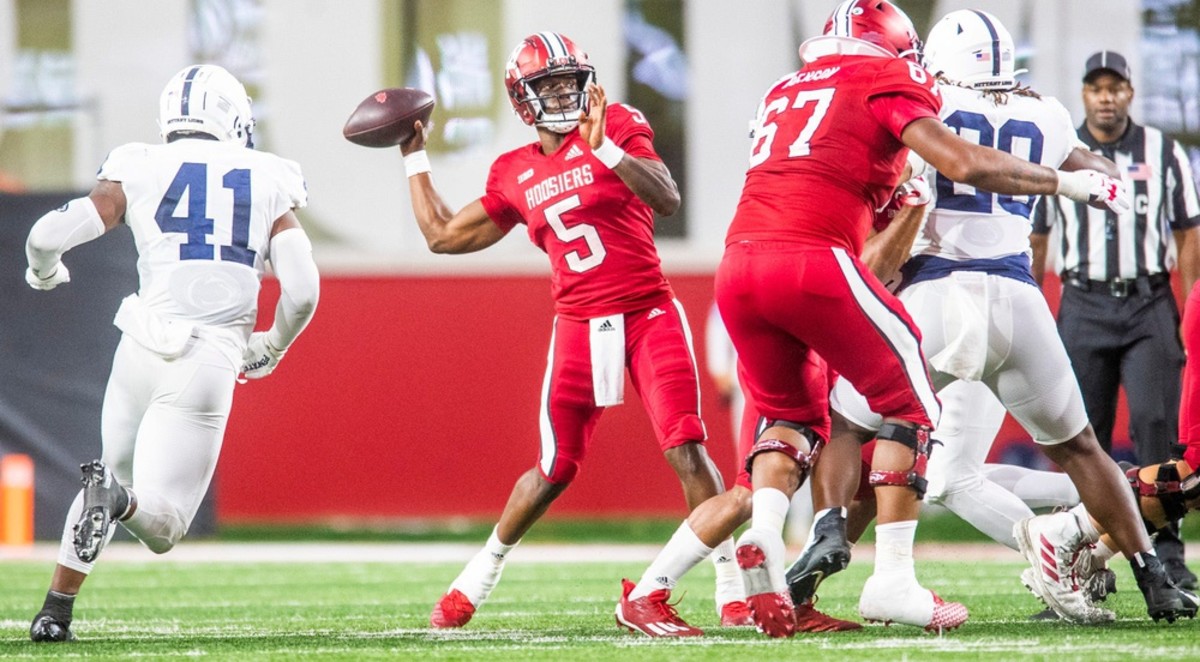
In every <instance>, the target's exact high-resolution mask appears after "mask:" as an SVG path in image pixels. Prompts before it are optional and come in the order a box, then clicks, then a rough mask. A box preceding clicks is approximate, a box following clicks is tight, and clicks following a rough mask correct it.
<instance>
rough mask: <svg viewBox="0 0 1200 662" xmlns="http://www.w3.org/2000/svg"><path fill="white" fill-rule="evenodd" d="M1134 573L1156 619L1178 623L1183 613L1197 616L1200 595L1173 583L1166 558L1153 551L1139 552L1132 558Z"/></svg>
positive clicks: (1147, 608)
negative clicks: (1166, 566) (1154, 553)
mask: <svg viewBox="0 0 1200 662" xmlns="http://www.w3.org/2000/svg"><path fill="white" fill-rule="evenodd" d="M1129 565H1130V566H1132V568H1133V577H1134V579H1136V580H1137V585H1138V588H1139V589H1141V590H1142V596H1143V597H1145V598H1146V612H1147V613H1148V614H1149V615H1150V618H1152V619H1154V620H1155V621H1159V620H1162V619H1166V621H1167V622H1168V623H1174V622H1175V619H1177V618H1180V617H1182V616H1187V617H1188V618H1195V617H1196V609H1197V608H1200V598H1197V597H1196V595H1195V594H1193V593H1191V592H1189V591H1185V590H1183V589H1181V588H1178V587H1177V586H1175V584H1173V583H1171V578H1170V577H1168V576H1167V571H1166V569H1164V568H1163V564H1162V561H1160V560H1159V558H1158V557H1157V556H1154V555H1153V554H1138V555H1137V556H1135V557H1134V558H1133V560H1131V561H1130V562H1129Z"/></svg>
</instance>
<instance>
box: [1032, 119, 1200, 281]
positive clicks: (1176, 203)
mask: <svg viewBox="0 0 1200 662" xmlns="http://www.w3.org/2000/svg"><path fill="white" fill-rule="evenodd" d="M1077 133H1078V135H1079V139H1080V140H1081V141H1082V142H1083V143H1084V144H1085V145H1087V147H1088V148H1089V149H1091V150H1092V151H1093V152H1095V153H1097V154H1100V155H1102V156H1105V157H1107V158H1109V159H1111V160H1112V161H1113V162H1114V163H1116V164H1117V168H1118V169H1120V171H1121V173H1122V175H1123V176H1124V178H1125V181H1126V182H1128V183H1129V184H1130V193H1131V197H1132V199H1133V209H1132V210H1131V211H1129V212H1126V213H1125V214H1122V215H1120V216H1117V214H1115V213H1113V212H1111V211H1108V210H1105V209H1096V208H1094V207H1089V206H1087V205H1085V204H1083V203H1081V202H1071V201H1070V200H1068V199H1066V198H1063V197H1056V196H1044V197H1043V198H1042V199H1041V200H1040V201H1039V202H1038V204H1037V207H1036V208H1035V209H1034V215H1033V232H1034V234H1047V233H1050V232H1051V231H1053V234H1052V235H1051V237H1050V239H1049V245H1050V246H1051V247H1054V246H1057V247H1059V249H1060V250H1058V251H1054V250H1053V248H1051V249H1050V250H1048V251H1047V253H1048V255H1047V258H1048V259H1049V260H1052V262H1051V264H1053V265H1054V268H1055V269H1056V270H1057V271H1058V273H1060V274H1061V273H1064V272H1078V273H1079V274H1080V276H1081V277H1082V278H1085V279H1087V280H1108V281H1111V280H1117V279H1121V280H1130V279H1134V278H1137V277H1139V276H1150V275H1153V274H1157V273H1166V272H1169V271H1170V270H1171V269H1172V268H1173V267H1174V266H1175V250H1176V249H1175V238H1174V235H1173V234H1172V231H1178V230H1186V229H1188V228H1191V227H1195V226H1197V225H1200V199H1198V198H1197V194H1196V184H1195V180H1193V179H1192V168H1191V164H1190V163H1189V162H1188V157H1187V153H1186V152H1185V151H1184V149H1183V147H1182V146H1181V145H1180V144H1179V143H1178V142H1176V141H1175V140H1172V139H1171V138H1169V137H1167V136H1165V135H1163V132H1162V131H1159V130H1158V129H1155V128H1152V127H1148V126H1141V125H1138V124H1134V123H1133V122H1130V123H1129V128H1128V129H1126V131H1125V135H1123V136H1122V137H1121V139H1120V140H1118V141H1117V142H1115V143H1107V144H1101V143H1099V142H1097V141H1096V139H1095V138H1094V137H1092V134H1091V133H1089V132H1088V130H1087V127H1086V125H1081V126H1080V127H1079V129H1078V130H1077Z"/></svg>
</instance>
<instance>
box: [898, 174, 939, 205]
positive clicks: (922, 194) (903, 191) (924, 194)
mask: <svg viewBox="0 0 1200 662" xmlns="http://www.w3.org/2000/svg"><path fill="white" fill-rule="evenodd" d="M896 198H897V199H898V200H899V201H900V204H902V205H907V206H909V207H920V206H922V205H927V204H929V200H930V199H931V198H932V194H931V193H930V192H929V182H926V181H925V178H924V177H913V178H912V179H910V180H908V181H907V182H904V183H903V184H901V185H900V186H899V188H897V189H896Z"/></svg>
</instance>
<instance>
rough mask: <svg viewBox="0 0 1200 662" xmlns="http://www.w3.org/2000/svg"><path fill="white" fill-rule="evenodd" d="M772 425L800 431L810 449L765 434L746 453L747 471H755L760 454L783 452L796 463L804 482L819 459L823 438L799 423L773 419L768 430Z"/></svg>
mask: <svg viewBox="0 0 1200 662" xmlns="http://www.w3.org/2000/svg"><path fill="white" fill-rule="evenodd" d="M772 427H785V428H789V429H792V430H795V431H797V432H799V433H800V434H801V435H802V436H803V437H804V439H805V440H807V441H808V449H807V450H806V449H802V448H799V447H797V446H794V445H792V444H789V443H787V442H786V441H782V440H779V439H772V438H770V437H766V436H764V437H763V438H761V439H759V440H758V441H756V442H754V445H753V446H751V447H750V452H749V453H746V473H748V474H753V473H754V459H755V458H756V457H758V456H759V455H762V454H763V453H781V454H783V455H784V456H786V457H788V458H789V459H791V460H792V461H794V462H795V463H796V468H797V470H798V471H799V474H800V475H799V478H800V483H801V484H803V483H804V481H805V479H806V478H808V473H809V471H810V470H811V469H812V466H813V464H814V463H815V462H816V461H817V456H818V455H819V454H820V451H821V446H822V443H823V442H822V440H821V438H820V437H819V436H817V434H816V433H815V432H813V431H812V429H810V428H808V427H807V426H804V425H800V424H798V423H791V422H789V421H771V423H770V424H769V425H768V426H767V429H768V431H769V430H770V428H772Z"/></svg>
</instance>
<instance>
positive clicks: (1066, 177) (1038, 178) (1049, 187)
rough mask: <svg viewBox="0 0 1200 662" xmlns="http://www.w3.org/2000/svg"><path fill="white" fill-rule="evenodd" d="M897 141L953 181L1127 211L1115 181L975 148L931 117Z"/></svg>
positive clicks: (1120, 187) (914, 124)
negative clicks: (1055, 196)
mask: <svg viewBox="0 0 1200 662" xmlns="http://www.w3.org/2000/svg"><path fill="white" fill-rule="evenodd" d="M900 139H901V140H902V141H903V142H904V144H905V145H907V146H908V147H909V148H910V149H913V150H915V151H916V152H917V154H919V155H920V156H921V157H922V158H924V159H925V160H926V161H927V162H928V163H929V164H930V165H932V166H933V167H934V168H936V169H937V171H938V172H940V173H941V174H943V175H945V176H946V177H949V178H950V179H952V180H954V181H956V182H962V183H964V184H970V185H972V186H976V187H979V188H982V189H984V190H987V191H991V192H993V193H1001V194H1006V195H1033V194H1036V195H1050V194H1056V195H1065V196H1066V197H1068V198H1070V199H1072V200H1075V201H1077V202H1087V203H1090V204H1094V205H1098V206H1104V207H1107V208H1109V209H1111V210H1113V211H1115V212H1117V213H1122V212H1124V211H1126V210H1128V209H1129V208H1130V204H1129V193H1128V191H1127V190H1126V188H1125V185H1124V183H1123V182H1122V181H1120V180H1119V179H1115V178H1113V177H1110V176H1108V175H1106V174H1104V173H1102V172H1097V171H1095V170H1079V171H1076V172H1064V171H1056V170H1051V169H1050V168H1047V167H1045V166H1042V165H1038V164H1035V163H1030V162H1029V161H1026V160H1024V159H1020V158H1017V157H1015V156H1013V155H1011V154H1007V153H1005V152H1001V151H1000V150H997V149H992V148H991V147H983V146H981V145H974V144H972V143H970V142H968V141H966V140H963V139H962V138H959V137H958V136H957V135H955V134H954V133H953V132H951V131H950V129H947V128H946V126H945V125H944V124H942V122H941V121H940V120H937V119H934V118H932V117H923V118H921V119H918V120H915V121H913V122H910V123H909V124H908V126H906V127H904V132H903V133H902V134H901V136H900Z"/></svg>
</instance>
